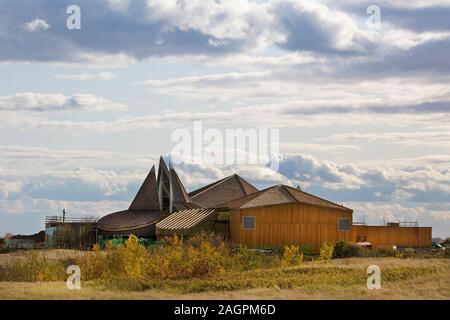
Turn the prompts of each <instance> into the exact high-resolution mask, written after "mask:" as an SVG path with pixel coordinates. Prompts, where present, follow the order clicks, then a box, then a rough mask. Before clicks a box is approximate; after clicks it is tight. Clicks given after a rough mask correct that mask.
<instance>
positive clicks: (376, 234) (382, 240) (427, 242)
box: [352, 226, 431, 248]
mask: <svg viewBox="0 0 450 320" xmlns="http://www.w3.org/2000/svg"><path fill="white" fill-rule="evenodd" d="M352 234H353V240H352V241H353V242H356V241H357V239H360V238H359V237H365V241H368V242H370V243H371V244H372V245H373V246H374V247H380V246H398V247H410V248H426V247H431V227H385V226H353V227H352Z"/></svg>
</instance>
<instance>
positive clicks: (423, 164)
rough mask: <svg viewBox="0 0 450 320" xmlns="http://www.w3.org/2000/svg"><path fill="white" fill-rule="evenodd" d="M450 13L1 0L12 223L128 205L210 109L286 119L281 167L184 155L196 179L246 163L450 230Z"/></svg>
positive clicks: (6, 226) (311, 5) (216, 121)
mask: <svg viewBox="0 0 450 320" xmlns="http://www.w3.org/2000/svg"><path fill="white" fill-rule="evenodd" d="M71 5H76V6H78V7H79V9H80V16H79V17H80V19H79V21H80V29H77V28H75V29H74V28H68V21H67V20H68V19H69V20H70V19H71V18H73V17H74V16H73V15H72V14H73V11H69V13H67V8H68V7H69V6H71ZM371 6H372V7H371ZM373 6H376V7H375V8H378V11H379V16H378V15H375V16H374V12H375V11H376V10H375V11H373ZM369 7H370V8H369ZM375 13H376V12H375ZM449 16H450V1H448V0H427V1H425V0H417V1H409V0H408V1H407V0H396V1H381V0H380V1H375V0H370V1H365V0H358V1H356V0H340V1H329V0H322V1H311V0H295V1H294V0H273V1H251V0H227V1H219V0H217V1H207V0H177V1H175V0H96V1H93V0H80V1H76V0H71V1H65V0H60V1H55V0H14V1H9V0H0V235H3V234H5V233H6V232H12V233H15V234H17V233H22V234H30V233H35V232H38V231H39V230H42V229H43V227H44V218H45V216H48V215H59V214H61V212H62V208H66V211H67V215H68V216H95V217H100V216H103V215H105V214H107V213H111V212H113V211H117V210H121V209H125V208H127V207H128V206H129V203H130V201H131V200H132V198H133V196H134V194H135V193H136V191H137V189H138V188H139V186H140V184H141V183H142V181H143V180H144V178H145V176H146V174H147V173H148V171H149V170H150V168H151V166H152V165H153V164H157V161H158V158H159V156H160V155H164V156H165V157H166V158H167V159H169V160H170V159H171V158H172V157H173V156H174V155H173V149H174V146H175V142H174V141H173V140H172V139H171V135H172V133H173V132H174V131H175V130H177V129H186V130H188V131H190V132H192V130H193V128H194V121H202V123H203V126H204V127H205V128H212V129H218V130H219V131H221V132H225V130H227V129H236V128H244V129H262V128H263V129H278V130H279V150H280V155H279V168H278V169H277V170H274V169H273V168H270V167H268V166H266V165H263V164H257V165H255V164H243V165H214V164H206V163H190V162H188V161H186V162H182V163H178V164H177V165H176V166H175V167H176V169H177V171H178V172H179V175H180V178H181V180H182V181H183V183H184V184H185V186H186V187H187V188H188V189H189V190H193V189H195V188H197V187H200V186H202V185H204V184H206V183H210V182H212V181H215V180H217V179H220V178H223V177H225V176H227V175H229V174H232V173H238V174H240V175H242V176H243V177H244V178H246V179H247V180H248V181H250V182H252V183H254V184H255V185H256V186H257V187H259V188H264V187H268V186H271V185H274V184H280V183H283V184H288V185H292V186H297V185H300V187H301V188H302V189H303V190H305V191H307V192H310V193H313V194H316V195H318V196H322V197H325V198H327V199H330V200H332V201H336V202H338V203H341V204H344V205H345V206H347V207H350V208H351V209H353V210H354V220H360V221H361V220H364V221H366V222H367V223H369V224H381V223H383V222H389V221H404V220H407V221H418V222H419V225H421V226H431V227H433V236H435V237H446V236H447V237H450V126H449V125H450V82H449V80H450V59H449V56H450V20H449V19H448V17H449ZM75 18H77V17H75ZM70 21H72V22H73V21H74V20H70Z"/></svg>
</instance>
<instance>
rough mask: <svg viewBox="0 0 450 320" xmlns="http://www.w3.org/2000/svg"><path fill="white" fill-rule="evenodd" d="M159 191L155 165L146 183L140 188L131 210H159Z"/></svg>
mask: <svg viewBox="0 0 450 320" xmlns="http://www.w3.org/2000/svg"><path fill="white" fill-rule="evenodd" d="M159 209H160V207H159V200H158V192H157V188H156V174H155V166H153V167H152V169H151V170H150V172H149V174H148V175H147V178H145V180H144V183H143V184H142V185H141V187H140V188H139V191H138V192H137V194H136V196H135V197H134V200H133V202H132V203H131V205H130V208H129V210H159Z"/></svg>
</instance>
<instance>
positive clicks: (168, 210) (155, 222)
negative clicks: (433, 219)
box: [97, 157, 431, 251]
mask: <svg viewBox="0 0 450 320" xmlns="http://www.w3.org/2000/svg"><path fill="white" fill-rule="evenodd" d="M97 228H98V239H99V240H107V239H112V238H127V237H128V236H129V235H130V234H135V235H137V236H138V237H140V238H146V239H155V238H158V237H166V236H171V235H174V234H177V235H183V236H190V235H193V234H195V233H198V232H201V231H208V232H215V233H216V234H217V235H218V236H219V237H221V238H223V239H229V240H230V241H231V242H232V243H233V244H235V245H238V244H245V245H248V246H254V247H278V248H279V247H282V246H283V245H286V244H295V245H304V246H309V247H310V248H311V251H318V249H319V248H320V247H321V246H322V244H323V243H324V242H327V243H328V244H335V243H336V242H337V241H341V240H342V241H348V242H355V243H356V242H370V244H371V245H372V247H380V246H397V247H417V248H421V247H430V246H431V228H423V227H418V225H417V224H414V225H408V226H406V225H402V224H400V223H390V224H389V225H387V226H367V225H358V224H356V223H355V224H354V223H353V210H351V209H350V208H347V207H345V206H343V205H339V204H336V203H333V202H331V201H328V200H325V199H322V198H320V197H317V196H314V195H312V194H309V193H306V192H303V191H301V190H299V189H296V188H292V187H289V186H286V185H276V186H273V187H270V188H267V189H264V190H261V191H259V190H258V189H257V188H255V187H254V186H252V185H251V184H250V183H249V182H248V181H246V180H245V179H243V178H242V177H240V176H239V175H236V174H234V175H231V176H229V177H226V178H223V179H221V180H218V181H216V182H214V183H211V184H209V185H207V186H204V187H202V188H199V189H197V190H194V191H192V192H190V193H188V192H187V191H186V189H185V187H184V185H183V183H182V182H181V180H180V178H179V176H178V174H177V173H176V171H175V169H174V168H173V167H172V166H171V165H169V167H167V165H166V163H165V161H164V160H163V158H162V157H161V158H160V162H159V167H158V174H157V175H156V170H155V167H154V166H153V168H152V169H151V170H150V172H149V174H148V176H147V177H146V179H145V181H144V183H143V184H142V186H141V188H140V189H139V191H138V193H137V194H136V196H135V198H134V200H133V201H132V203H131V205H130V207H129V208H128V209H127V210H123V211H119V212H114V213H111V214H108V215H106V216H104V217H103V218H101V219H100V220H99V221H98V223H97Z"/></svg>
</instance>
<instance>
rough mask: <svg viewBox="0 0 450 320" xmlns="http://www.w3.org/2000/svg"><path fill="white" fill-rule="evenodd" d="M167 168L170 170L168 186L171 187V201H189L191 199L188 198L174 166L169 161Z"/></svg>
mask: <svg viewBox="0 0 450 320" xmlns="http://www.w3.org/2000/svg"><path fill="white" fill-rule="evenodd" d="M169 170H170V186H171V188H172V197H173V203H177V202H183V203H188V202H191V199H190V198H189V195H188V193H187V191H186V189H185V188H184V186H183V183H182V182H181V180H180V177H179V176H178V174H177V172H176V171H175V168H174V167H173V166H172V164H171V163H169Z"/></svg>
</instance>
